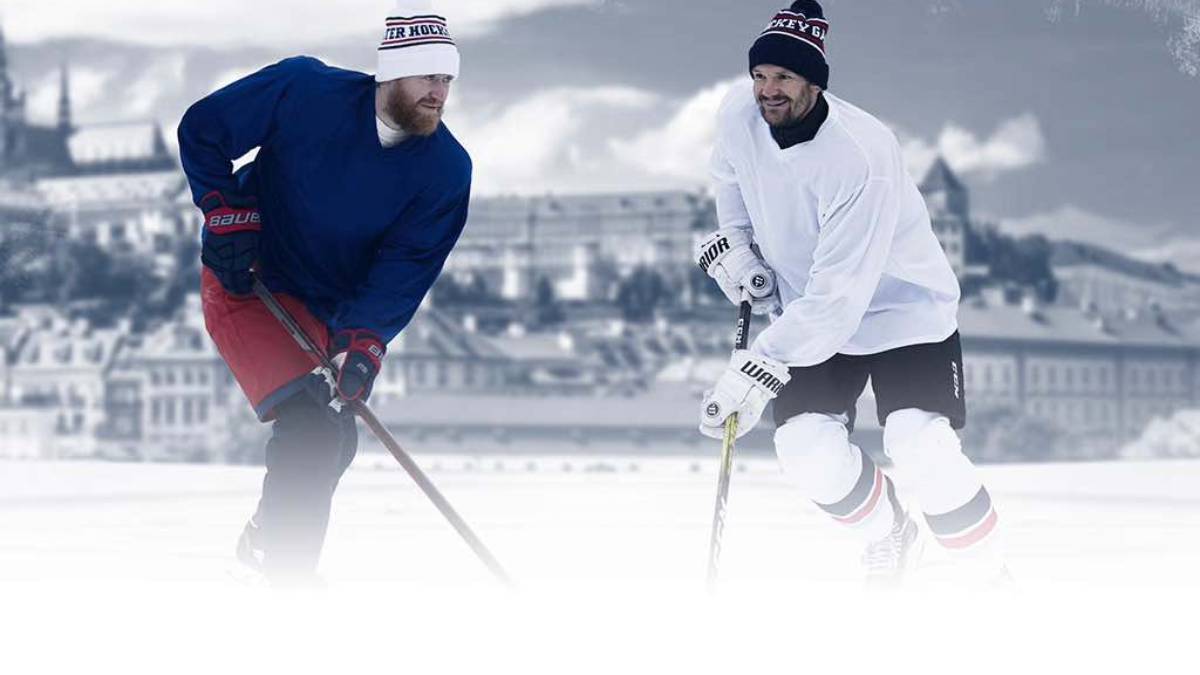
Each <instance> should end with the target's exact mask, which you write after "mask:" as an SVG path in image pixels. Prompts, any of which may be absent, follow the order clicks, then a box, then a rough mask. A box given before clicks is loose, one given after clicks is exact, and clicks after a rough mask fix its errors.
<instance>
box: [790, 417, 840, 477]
mask: <svg viewBox="0 0 1200 675" xmlns="http://www.w3.org/2000/svg"><path fill="white" fill-rule="evenodd" d="M849 444H850V436H849V432H848V431H847V429H846V422H845V420H844V419H843V418H841V417H840V416H836V415H828V414H825V413H803V414H800V415H796V416H795V417H792V418H791V419H789V420H788V421H787V422H786V423H785V424H784V425H783V426H781V427H779V428H778V429H776V430H775V452H776V453H777V454H778V455H779V461H780V463H782V464H783V465H784V469H786V470H787V471H788V472H789V473H792V474H794V475H795V476H797V477H801V476H805V475H824V474H826V473H827V472H828V471H829V468H830V465H831V464H834V463H836V462H838V461H839V459H840V458H841V457H842V455H844V454H845V452H846V450H847V448H848V447H849Z"/></svg>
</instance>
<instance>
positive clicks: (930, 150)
mask: <svg viewBox="0 0 1200 675" xmlns="http://www.w3.org/2000/svg"><path fill="white" fill-rule="evenodd" d="M893 128H895V127H893ZM896 134H897V136H898V137H899V139H900V144H901V149H902V150H903V152H904V160H905V163H906V164H907V165H908V168H909V171H910V172H911V173H912V174H913V176H914V177H919V176H922V175H924V173H925V171H926V170H927V169H928V168H929V166H930V165H931V164H933V160H934V159H935V158H936V157H937V156H938V155H941V156H942V157H945V158H946V161H947V162H949V164H950V166H952V167H954V170H955V171H957V172H960V173H977V174H981V175H982V176H983V177H985V178H988V177H993V176H995V175H996V174H998V173H1002V172H1005V171H1015V170H1018V169H1024V168H1026V167H1029V166H1032V165H1034V164H1037V163H1039V162H1042V161H1044V160H1045V159H1046V140H1045V137H1044V136H1043V135H1042V128H1041V124H1040V123H1039V122H1038V119H1037V117H1036V116H1035V115H1033V113H1025V114H1023V115H1020V116H1018V117H1014V118H1012V119H1009V120H1006V121H1004V122H1002V123H1001V124H1000V126H999V127H997V128H996V130H995V131H994V132H993V133H992V135H991V136H990V137H987V138H980V136H978V135H977V134H975V133H974V132H972V131H970V130H967V129H964V128H962V127H960V126H958V125H956V124H954V123H947V124H946V125H945V126H943V127H942V130H941V132H940V133H939V134H938V138H937V141H936V142H933V143H930V142H929V141H926V140H925V139H923V138H920V137H919V136H915V135H913V134H911V133H908V132H906V131H904V130H903V129H898V128H897V129H896Z"/></svg>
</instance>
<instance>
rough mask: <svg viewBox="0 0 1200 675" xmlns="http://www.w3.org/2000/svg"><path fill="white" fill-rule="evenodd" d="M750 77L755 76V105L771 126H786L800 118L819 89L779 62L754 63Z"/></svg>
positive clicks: (810, 108) (815, 98)
mask: <svg viewBox="0 0 1200 675" xmlns="http://www.w3.org/2000/svg"><path fill="white" fill-rule="evenodd" d="M750 77H752V78H754V98H755V100H756V101H758V109H759V111H760V112H761V113H762V116H763V119H764V120H766V121H767V124H769V125H771V126H773V127H786V126H788V125H790V124H794V123H795V122H798V121H800V120H801V119H803V118H804V116H805V115H807V114H808V111H809V110H812V107H813V104H815V103H816V102H817V95H819V94H820V93H821V88H820V87H818V86H817V85H815V84H811V83H809V81H808V80H806V79H804V78H803V77H801V76H800V75H797V74H796V73H793V72H792V71H790V70H788V69H787V68H781V67H779V66H772V65H767V64H762V65H758V66H755V67H754V70H752V71H750Z"/></svg>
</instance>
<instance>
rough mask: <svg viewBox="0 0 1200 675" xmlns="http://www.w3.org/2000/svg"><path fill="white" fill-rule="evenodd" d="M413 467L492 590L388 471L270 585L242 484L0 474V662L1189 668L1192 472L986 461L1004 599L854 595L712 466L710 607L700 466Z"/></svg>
mask: <svg viewBox="0 0 1200 675" xmlns="http://www.w3.org/2000/svg"><path fill="white" fill-rule="evenodd" d="M420 461H421V463H422V464H423V465H424V466H425V467H426V468H427V469H429V471H430V476H431V478H432V479H433V481H434V482H435V483H436V484H437V485H438V486H439V487H440V488H441V490H442V491H443V493H444V494H445V495H446V496H447V498H448V499H449V500H450V501H451V503H453V504H454V505H455V507H456V508H457V509H458V510H459V512H460V513H462V515H463V516H464V517H465V518H466V520H467V521H468V522H469V523H470V524H471V525H472V527H473V528H474V529H475V530H476V531H477V532H478V534H479V535H480V537H481V538H482V539H483V540H484V542H485V543H487V544H488V545H489V546H490V547H491V548H492V550H493V551H494V552H495V554H496V556H497V557H498V558H499V559H500V560H501V562H502V563H503V564H504V565H505V566H506V567H507V568H508V569H509V571H510V572H511V573H512V574H513V576H514V577H516V578H517V579H518V581H519V582H520V588H519V589H518V590H517V591H516V592H508V591H505V590H503V589H500V588H498V587H497V585H496V584H495V583H494V582H493V581H492V579H491V578H490V577H489V576H488V574H487V572H486V571H485V569H484V568H483V566H482V565H480V564H479V563H478V561H476V560H475V559H474V558H473V556H472V554H471V553H470V551H469V549H468V548H467V547H466V546H465V545H464V544H463V543H462V542H461V541H459V540H458V539H457V536H456V535H455V534H454V532H453V530H452V529H451V528H450V527H449V526H448V525H447V524H445V523H444V522H443V521H442V520H441V518H440V516H439V515H438V514H437V512H436V511H435V510H434V508H433V507H432V506H431V505H430V504H429V503H428V502H427V501H426V500H425V498H424V497H423V496H422V495H421V494H420V492H419V491H418V490H417V489H416V488H415V487H414V486H413V485H412V483H411V481H409V480H408V479H407V477H406V476H405V475H404V474H403V473H401V472H400V471H399V470H398V469H395V468H393V466H392V460H391V459H390V458H388V457H384V456H379V455H364V456H361V457H360V458H359V461H357V462H356V465H355V467H354V468H352V469H351V471H350V472H349V473H348V474H347V475H346V477H345V479H344V481H343V483H342V486H341V487H340V488H339V492H338V495H337V498H336V501H335V513H334V522H333V524H332V527H331V531H330V535H329V538H328V541H327V544H326V554H325V558H324V561H323V565H322V572H323V575H324V576H325V578H326V579H327V580H328V582H329V584H330V588H329V589H328V590H326V591H323V592H307V593H296V594H287V593H280V592H275V591H269V590H267V589H262V588H253V587H246V586H243V585H239V584H237V583H235V582H233V581H232V580H231V579H230V578H229V577H228V575H227V573H226V569H227V567H228V565H227V563H228V560H229V556H230V552H231V551H230V549H231V546H232V543H233V539H234V537H235V536H236V534H237V532H238V531H239V530H240V527H241V524H242V523H243V522H244V519H245V517H246V515H247V514H248V513H249V511H250V510H252V508H253V505H254V501H255V499H256V495H257V490H258V487H259V483H260V480H261V469H255V468H245V467H220V466H182V465H146V464H106V463H87V462H78V463H51V462H0V672H5V673H28V672H37V673H41V672H47V673H58V672H80V671H82V670H84V669H86V672H102V673H107V672H117V673H142V672H146V673H150V672H154V673H160V672H170V673H191V672H196V673H205V674H206V675H211V674H212V673H214V672H219V673H222V675H224V674H225V673H241V672H254V673H287V674H289V675H290V674H292V673H307V672H314V673H317V672H320V673H331V672H354V673H356V674H357V673H361V672H377V671H378V672H385V671H386V672H404V671H408V672H420V673H435V672H445V673H508V672H514V673H542V672H546V673H592V672H595V673H600V672H604V673H614V672H620V673H643V672H644V673H688V674H689V675H690V674H691V673H708V672H713V673H716V672H722V673H734V672H738V673H771V672H789V673H793V672H807V671H814V670H816V669H818V668H819V669H820V670H822V671H827V672H836V673H859V672H870V671H872V670H882V669H887V670H888V672H892V671H896V672H921V673H927V672H953V673H959V672H964V671H970V672H972V673H974V672H983V673H989V672H996V673H1001V672H1004V673H1008V672H1013V671H1015V670H1016V669H1018V668H1019V669H1020V670H1021V671H1022V672H1030V673H1041V672H1071V673H1082V672H1127V671H1129V670H1130V669H1133V668H1137V669H1139V670H1140V671H1145V670H1147V669H1154V668H1160V669H1161V670H1159V671H1155V670H1150V672H1181V671H1188V670H1190V669H1189V668H1186V667H1183V663H1182V662H1181V661H1179V660H1178V659H1180V658H1183V655H1185V653H1186V651H1185V650H1186V649H1187V646H1188V645H1189V644H1190V642H1189V640H1188V638H1189V637H1190V634H1191V632H1192V628H1191V625H1192V623H1193V618H1192V613H1193V611H1192V610H1191V607H1194V600H1195V599H1196V598H1197V596H1198V594H1197V593H1196V591H1197V586H1198V585H1200V584H1198V582H1197V581H1195V579H1196V570H1197V569H1200V538H1197V536H1196V533H1197V532H1200V462H1198V461H1189V460H1171V461H1160V462H1124V463H1098V464H1057V465H1028V466H996V467H987V468H985V469H984V472H985V478H986V482H987V483H988V485H989V489H990V490H991V491H992V493H993V495H994V497H995V501H996V503H997V505H998V508H999V509H1000V512H1001V518H1002V525H1003V526H1004V528H1005V533H1006V540H1007V544H1008V550H1009V560H1010V567H1011V568H1012V571H1013V573H1014V575H1015V576H1016V577H1017V580H1018V583H1017V585H1016V587H1015V589H1013V590H1011V591H1008V592H978V591H970V590H967V589H961V588H944V587H942V588H939V587H936V586H928V587H918V588H914V589H909V590H905V591H902V592H898V593H892V594H867V593H866V592H865V591H863V589H862V588H861V585H860V583H859V570H858V565H857V556H858V553H859V548H860V547H859V545H858V543H857V542H856V541H855V540H854V539H853V538H851V537H849V536H848V535H847V534H846V533H845V532H843V531H842V530H840V529H839V528H838V527H836V526H834V525H832V524H831V523H829V522H828V520H827V519H826V518H825V517H824V516H823V515H821V514H820V513H818V512H817V511H816V509H815V508H813V507H812V506H810V505H807V504H805V503H803V502H802V501H801V500H800V499H799V498H798V497H796V496H795V495H794V494H793V493H792V491H791V490H790V489H789V487H788V485H787V483H786V482H785V480H784V479H783V477H782V476H781V475H780V474H779V472H778V470H777V468H776V466H775V463H774V461H772V460H766V459H758V458H749V459H743V460H739V461H738V470H737V471H736V472H735V474H734V477H733V484H732V489H731V496H730V504H729V517H728V521H727V526H726V530H725V540H724V544H725V545H724V555H723V558H722V566H721V573H722V580H721V587H720V591H719V593H718V594H717V595H716V596H713V597H710V596H707V595H706V594H704V593H703V586H704V584H703V576H704V563H705V559H706V553H707V539H708V527H709V520H710V518H711V513H712V501H713V492H714V488H715V475H716V461H715V459H707V458H705V459H695V458H678V457H676V458H646V457H629V456H625V457H621V458H609V457H579V456H558V457H548V456H542V457H527V456H523V457H519V458H516V457H495V456H488V457H462V456H438V457H422V458H420ZM932 557H933V558H934V560H935V561H936V555H934V556H932ZM14 666H19V667H14Z"/></svg>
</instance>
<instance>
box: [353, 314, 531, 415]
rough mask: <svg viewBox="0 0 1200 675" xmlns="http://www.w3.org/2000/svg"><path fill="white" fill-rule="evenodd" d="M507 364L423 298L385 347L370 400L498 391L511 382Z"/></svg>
mask: <svg viewBox="0 0 1200 675" xmlns="http://www.w3.org/2000/svg"><path fill="white" fill-rule="evenodd" d="M509 366H510V361H509V359H508V358H507V357H506V356H505V355H504V354H503V353H502V352H501V351H500V350H498V349H497V348H496V347H495V345H493V344H492V343H491V341H490V340H489V339H488V338H486V337H484V336H482V335H479V334H477V333H475V332H474V330H472V329H471V328H470V326H462V325H460V324H459V323H456V322H455V321H454V320H453V319H451V318H450V317H449V316H448V315H446V314H445V313H443V312H441V311H439V310H438V309H436V308H434V307H433V306H431V304H430V303H428V302H426V303H424V304H422V306H421V307H420V309H418V310H417V313H416V314H415V315H414V316H413V319H412V321H411V322H410V323H409V325H408V326H407V327H406V328H405V329H404V330H403V331H402V332H401V333H400V335H398V336H397V337H396V339H394V340H392V342H391V344H390V345H388V351H387V354H386V355H385V356H384V360H383V367H382V368H381V370H380V372H379V376H378V378H377V379H376V381H375V385H374V389H373V392H372V394H371V401H372V402H373V403H384V402H387V401H391V400H394V399H398V398H401V397H404V396H408V395H412V394H425V393H428V392H434V391H443V392H444V391H454V392H480V391H493V392H494V391H500V390H502V389H504V388H505V387H507V386H508V385H509V382H510V373H509Z"/></svg>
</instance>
